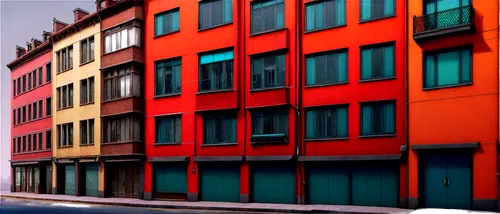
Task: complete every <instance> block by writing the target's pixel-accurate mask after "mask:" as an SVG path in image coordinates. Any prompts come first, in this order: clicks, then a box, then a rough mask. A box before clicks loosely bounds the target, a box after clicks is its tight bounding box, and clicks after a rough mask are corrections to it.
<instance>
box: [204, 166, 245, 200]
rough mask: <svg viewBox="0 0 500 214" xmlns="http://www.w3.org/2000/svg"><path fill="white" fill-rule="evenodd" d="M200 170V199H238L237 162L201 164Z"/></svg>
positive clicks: (238, 171) (238, 173)
mask: <svg viewBox="0 0 500 214" xmlns="http://www.w3.org/2000/svg"><path fill="white" fill-rule="evenodd" d="M200 172H201V180H200V190H201V192H200V193H201V194H200V196H201V197H200V198H201V200H202V201H222V202H239V201H240V165H239V164H221V163H217V164H203V165H201V167H200Z"/></svg>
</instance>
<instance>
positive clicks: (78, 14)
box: [73, 7, 89, 22]
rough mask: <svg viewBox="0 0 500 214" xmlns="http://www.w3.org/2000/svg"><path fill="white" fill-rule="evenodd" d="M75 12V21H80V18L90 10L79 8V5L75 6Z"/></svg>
mask: <svg viewBox="0 0 500 214" xmlns="http://www.w3.org/2000/svg"><path fill="white" fill-rule="evenodd" d="M73 13H74V14H75V22H77V21H79V20H80V19H82V18H83V17H85V16H86V15H89V12H87V11H86V10H84V9H82V8H79V7H77V8H75V9H74V10H73Z"/></svg>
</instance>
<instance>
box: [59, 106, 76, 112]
mask: <svg viewBox="0 0 500 214" xmlns="http://www.w3.org/2000/svg"><path fill="white" fill-rule="evenodd" d="M70 108H73V106H68V107H64V108H60V109H57V111H62V110H66V109H70Z"/></svg>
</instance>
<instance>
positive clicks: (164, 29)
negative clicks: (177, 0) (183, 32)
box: [155, 8, 180, 36]
mask: <svg viewBox="0 0 500 214" xmlns="http://www.w3.org/2000/svg"><path fill="white" fill-rule="evenodd" d="M179 23H180V20H179V8H176V9H173V10H169V11H166V12H163V13H160V14H156V15H155V36H160V35H164V34H168V33H173V32H177V31H179Z"/></svg>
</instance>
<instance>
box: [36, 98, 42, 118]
mask: <svg viewBox="0 0 500 214" xmlns="http://www.w3.org/2000/svg"><path fill="white" fill-rule="evenodd" d="M35 109H36V108H35ZM35 111H36V110H35ZM42 114H43V101H42V100H40V101H38V117H42Z"/></svg>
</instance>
